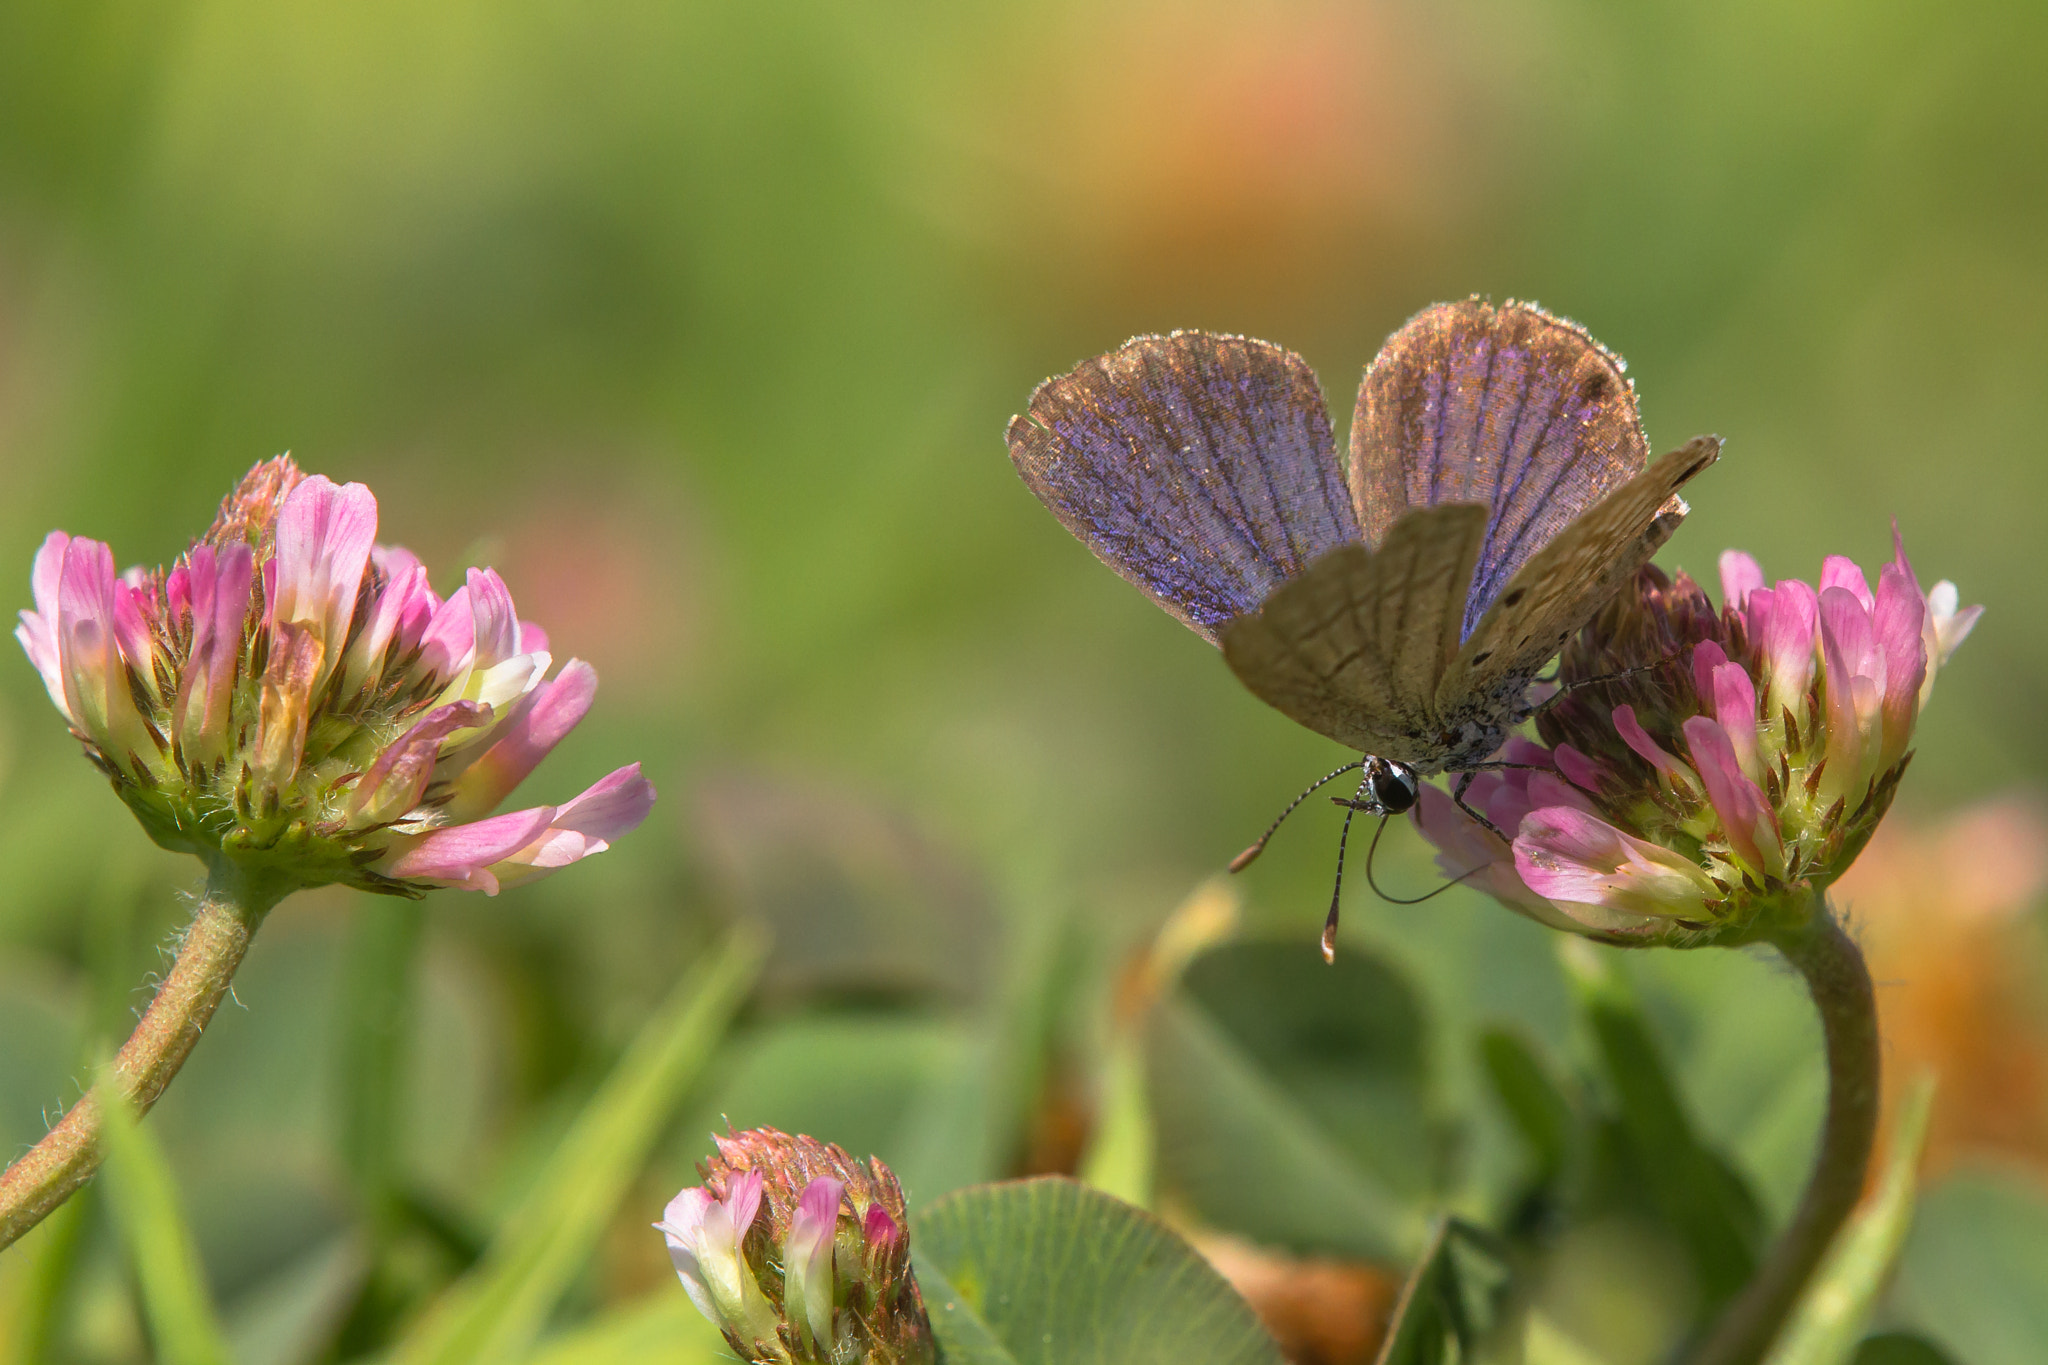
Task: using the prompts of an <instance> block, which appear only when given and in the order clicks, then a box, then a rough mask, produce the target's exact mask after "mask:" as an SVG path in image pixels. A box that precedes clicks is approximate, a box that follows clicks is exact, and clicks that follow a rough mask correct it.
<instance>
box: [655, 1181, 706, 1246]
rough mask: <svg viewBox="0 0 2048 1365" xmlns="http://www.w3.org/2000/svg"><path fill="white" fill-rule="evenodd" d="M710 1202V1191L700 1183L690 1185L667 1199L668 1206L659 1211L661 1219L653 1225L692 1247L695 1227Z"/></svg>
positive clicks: (695, 1239)
mask: <svg viewBox="0 0 2048 1365" xmlns="http://www.w3.org/2000/svg"><path fill="white" fill-rule="evenodd" d="M711 1204H712V1199H711V1191H709V1190H707V1189H705V1188H704V1187H703V1186H702V1185H692V1186H690V1187H689V1188H688V1189H686V1190H684V1191H683V1192H682V1193H680V1194H678V1195H677V1196H676V1197H675V1198H673V1199H671V1200H669V1201H668V1207H667V1208H665V1209H663V1210H662V1211H661V1221H660V1222H659V1223H656V1224H655V1225H654V1226H656V1227H657V1228H660V1229H661V1230H662V1232H664V1233H666V1234H667V1235H668V1236H670V1237H672V1238H675V1239H676V1240H678V1241H680V1242H682V1243H683V1244H684V1245H685V1246H688V1247H691V1248H692V1249H694V1248H695V1247H696V1244H697V1229H698V1228H699V1227H701V1226H703V1223H704V1210H706V1209H708V1208H710V1207H711Z"/></svg>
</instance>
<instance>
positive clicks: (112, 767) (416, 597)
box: [15, 456, 654, 895]
mask: <svg viewBox="0 0 2048 1365" xmlns="http://www.w3.org/2000/svg"><path fill="white" fill-rule="evenodd" d="M376 534H377V502H376V499H375V498H374V497H373V496H372V495H371V493H370V490H369V489H367V488H365V487H363V486H362V485H361V484H354V483H351V484H342V485H337V484H335V483H333V482H331V481H329V480H328V479H326V478H323V477H321V476H319V475H317V474H316V475H313V476H311V477H308V476H306V475H303V474H302V473H300V471H299V469H298V467H297V466H296V465H294V464H293V463H292V461H291V460H290V459H289V458H288V457H285V456H280V457H278V458H277V459H274V460H269V461H266V462H264V463H262V464H259V465H257V466H256V467H255V468H254V469H252V470H251V471H250V472H249V474H248V475H247V476H246V477H245V478H244V479H243V480H242V482H241V484H240V485H239V486H238V487H237V488H236V489H235V491H234V492H233V493H232V494H230V495H229V496H228V498H227V499H226V500H225V501H224V502H223V503H222V504H221V508H220V514H219V516H218V517H217V518H216V519H215V521H214V523H213V525H212V526H211V527H210V528H209V529H208V530H207V532H206V533H205V534H204V535H203V536H201V537H200V538H199V539H198V540H197V541H195V542H193V544H192V545H191V547H190V548H189V549H187V550H186V552H185V553H184V554H183V555H181V556H180V557H179V558H178V560H177V562H176V563H175V564H173V565H172V566H170V568H168V569H157V570H143V569H141V568H134V569H130V570H128V571H127V572H125V573H121V574H116V573H115V571H114V557H113V552H112V550H110V549H109V548H108V547H107V546H106V545H104V544H101V543H100V542H98V541H94V540H88V539H86V538H85V537H83V536H78V537H74V536H69V535H66V534H65V533H64V532H62V531H53V532H51V534H50V536H49V537H48V539H46V540H45V541H44V542H43V546H42V549H41V550H40V551H39V552H38V553H37V555H36V559H35V567H34V571H33V574H32V587H33V590H34V595H35V609H34V610H32V611H24V612H22V613H21V625H20V626H19V628H18V629H17V630H16V631H15V635H16V638H18V639H19V640H20V641H21V644H22V648H23V649H24V650H25V651H26V652H27V654H28V657H29V661H30V662H31V663H32V664H34V665H35V667H36V670H37V671H38V672H39V673H41V674H42V677H43V682H44V685H45V686H46V687H47V688H48V690H49V693H50V700H51V701H52V702H53V703H55V705H56V707H57V709H58V711H60V712H61V713H62V714H63V715H64V718H65V719H66V720H67V721H68V722H69V723H70V726H71V730H72V732H73V734H75V735H76V736H77V737H78V739H79V740H80V741H81V742H82V743H83V745H84V746H85V752H86V755H87V757H88V758H90V759H91V760H92V761H93V762H94V763H95V764H96V765H97V766H98V767H99V768H100V770H101V771H102V772H104V773H105V774H106V775H107V777H108V778H109V779H110V780H111V781H112V783H113V786H114V789H115V791H116V792H118V793H119V794H120V796H121V798H122V799H123V800H124V801H126V802H127V804H128V806H129V808H130V809H131V810H133V811H134V812H135V814H136V816H137V818H138V819H140V820H141V822H142V825H143V827H144V828H145V829H146V830H148V832H149V833H150V835H151V837H153V838H154V839H155V840H156V841H157V842H158V843H159V844H162V845H163V846H164V847H166V848H171V849H178V850H184V851H189V852H192V853H196V854H198V855H199V856H200V857H202V858H204V859H206V860H207V861H208V863H209V864H212V865H216V866H218V865H219V864H220V863H221V862H222V861H224V860H225V861H226V862H229V863H232V864H234V865H235V866H236V867H237V868H238V869H239V870H241V871H242V872H244V873H245V874H247V875H250V876H252V877H256V878H259V879H263V880H266V881H268V882H270V883H272V884H273V885H275V886H278V887H281V888H284V889H289V888H291V887H299V886H317V885H321V884H324V883H329V882H342V883H346V884H348V885H351V886H356V887H360V888H362V889H364V890H369V891H379V892H386V893H391V894H400V895H418V894H421V893H422V892H424V891H425V890H427V889H429V888H431V887H436V886H458V887H466V888H469V889H473V890H481V891H484V892H486V893H488V894H496V892H497V891H498V890H499V889H500V888H501V887H503V886H507V885H513V884H516V883H518V882H521V881H526V880H530V879H532V878H534V877H538V876H543V875H545V874H547V873H549V872H552V871H554V870H556V869H558V868H560V867H563V866H566V865H567V864H569V863H572V862H575V861H576V860H577V859H579V858H582V857H586V856H588V855H590V854H592V853H597V852H601V851H603V850H604V848H605V847H606V846H607V845H608V844H609V842H610V841H611V840H612V839H614V838H617V837H618V836H619V835H620V834H623V833H625V832H626V831H628V830H631V829H632V828H634V827H635V826H637V825H638V824H639V823H640V821H641V820H642V819H644V818H645V817H646V814H647V811H648V808H649V807H650V805H651V804H652V802H653V800H654V789H653V787H652V786H651V785H650V784H649V783H648V782H647V781H646V780H645V779H644V778H642V777H641V776H640V772H639V766H638V765H637V764H635V765H632V766H629V767H626V768H621V769H619V770H618V771H617V772H614V773H612V774H611V775H610V776H608V777H606V778H604V779H603V780H602V781H600V782H598V783H597V784H596V785H595V786H593V787H591V788H590V789H589V790H588V791H586V792H584V793H583V794H582V795H581V796H578V797H576V798H575V799H574V800H572V801H570V802H568V803H566V804H564V805H561V806H536V807H532V808H530V809H527V810H522V811H516V812H512V813H509V814H504V815H498V816H495V817H491V818H482V817H485V816H488V815H489V812H490V811H491V810H492V809H493V808H494V807H496V806H497V805H498V804H499V803H500V802H501V801H502V800H503V799H504V798H505V797H506V796H507V795H509V794H510V792H511V791H512V789H513V788H514V787H516V786H517V785H518V784H519V783H520V782H521V781H522V780H523V779H524V778H525V777H526V776H527V774H528V773H530V772H531V771H532V770H533V768H534V767H535V765H537V764H538V763H539V762H540V760H541V759H542V758H544V757H546V755H547V753H548V751H549V750H551V749H552V748H553V747H554V746H555V744H556V743H558V742H559V741H560V740H561V739H562V737H563V736H564V735H566V734H567V733H568V732H569V731H570V730H571V729H572V728H574V726H575V725H576V723H577V722H578V721H580V720H581V719H582V718H583V715H584V713H585V712H586V711H588V710H589V708H590V703H591V699H592V697H593V696H594V695H595V692H596V688H597V675H596V673H595V671H594V670H592V668H591V667H590V665H588V664H586V663H583V662H581V661H578V660H574V659H572V660H570V661H569V662H568V663H567V664H565V665H564V666H563V667H562V669H561V671H560V672H559V673H557V674H556V675H555V676H554V677H553V678H552V679H550V678H548V677H547V673H548V669H549V666H550V663H551V662H552V660H551V656H550V654H549V652H548V641H547V636H546V634H545V633H544V632H543V631H542V630H541V629H540V628H539V627H538V626H535V625H533V624H532V623H530V622H523V621H521V620H520V619H519V616H518V613H517V611H516V610H515V609H514V607H513V605H512V597H511V594H510V592H509V591H507V589H506V587H505V584H504V581H503V580H502V579H500V578H499V577H498V575H497V574H496V573H495V572H493V571H491V570H489V569H471V570H469V572H468V574H467V577H466V581H465V582H464V584H463V585H462V586H461V587H459V588H457V589H456V590H455V592H454V593H453V594H451V595H450V596H449V597H447V598H445V599H444V598H442V597H440V596H439V595H438V594H436V593H435V591H434V590H433V588H432V587H431V586H430V585H429V583H428V581H427V574H426V570H425V568H424V567H423V566H422V565H421V564H420V562H419V560H417V559H416V558H414V557H413V556H412V555H411V554H409V553H407V552H406V551H404V550H401V549H397V548H394V547H387V546H380V545H378V544H377V543H376Z"/></svg>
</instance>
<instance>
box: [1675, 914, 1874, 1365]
mask: <svg viewBox="0 0 2048 1365" xmlns="http://www.w3.org/2000/svg"><path fill="white" fill-rule="evenodd" d="M1770 942H1771V944H1772V946H1773V947H1775V948H1777V950H1778V951H1779V952H1781V953H1783V954H1784V955H1785V960H1786V961H1788V962H1790V963H1791V964H1792V965H1793V966H1794V967H1796V968H1798V969H1799V974H1800V975H1801V976H1803V977H1805V978H1806V985H1807V989H1808V990H1809V991H1811V992H1812V994H1813V1003H1814V1008H1815V1009H1817V1010H1818V1011H1819V1012H1820V1022H1821V1031H1822V1033H1823V1035H1824V1036H1825V1038H1826V1041H1827V1063H1828V1115H1827V1122H1826V1125H1825V1126H1824V1127H1823V1128H1822V1129H1821V1135H1820V1154H1819V1156H1818V1157H1817V1158H1816V1160H1815V1161H1814V1167H1813V1175H1812V1177H1811V1178H1810V1179H1809V1180H1808V1181H1807V1185H1806V1193H1805V1195H1804V1196H1803V1197H1802V1198H1801V1199H1800V1201H1799V1208H1798V1210H1797V1211H1796V1212H1795V1213H1794V1214H1793V1215H1792V1221H1791V1223H1790V1224H1789V1225H1788V1226H1787V1227H1786V1228H1785V1231H1784V1232H1783V1233H1782V1234H1781V1235H1780V1236H1779V1238H1778V1241H1777V1244H1776V1245H1775V1246H1773V1247H1772V1248H1771V1251H1770V1255H1769V1256H1768V1257H1767V1258H1766V1259H1765V1261H1764V1263H1763V1265H1761V1266H1760V1267H1758V1269H1757V1272H1756V1275H1755V1276H1754V1277H1753V1278H1752V1279H1751V1280H1750V1282H1749V1283H1748V1285H1746V1286H1745V1287H1744V1288H1743V1290H1742V1292H1741V1293H1740V1294H1738V1295H1736V1297H1735V1299H1734V1301H1733V1302H1732V1303H1730V1304H1729V1305H1728V1307H1727V1309H1726V1310H1724V1311H1723V1313H1722V1314H1721V1318H1720V1321H1718V1322H1717V1323H1715V1324H1714V1330H1713V1332H1712V1334H1711V1335H1709V1336H1708V1338H1707V1340H1706V1342H1705V1344H1704V1345H1703V1346H1701V1348H1700V1349H1699V1351H1698V1352H1697V1353H1696V1354H1695V1355H1694V1357H1693V1362H1692V1365H1754V1363H1755V1362H1756V1361H1758V1360H1759V1359H1761V1358H1762V1356H1763V1354H1764V1352H1765V1351H1767V1350H1769V1349H1770V1346H1771V1344H1772V1342H1773V1340H1774V1339H1775V1338H1776V1337H1777V1335H1778V1332H1779V1330H1780V1329H1781V1328H1782V1327H1783V1326H1784V1324H1785V1319H1786V1317H1787V1316H1788V1315H1789V1314H1790V1313H1791V1311H1792V1307H1793V1305H1794V1304H1795V1303H1796V1302H1797V1301H1798V1298H1799V1295H1800V1292H1801V1291H1802V1290H1803V1289H1804V1288H1805V1287H1806V1282H1807V1281H1808V1280H1809V1279H1810V1278H1812V1276H1813V1272H1814V1270H1815V1268H1816V1267H1817V1266H1818V1265H1819V1264H1820V1261H1821V1258H1822V1257H1823V1256H1825V1255H1826V1254H1827V1250H1828V1247H1829V1246H1830V1245H1831V1244H1832V1243H1833V1241H1834V1238H1835V1234H1836V1232H1837V1231H1839V1230H1840V1228H1841V1226H1842V1224H1843V1222H1844V1221H1845V1220H1846V1219H1847V1218H1848V1217H1849V1214H1850V1213H1851V1212H1852V1211H1853V1210H1854V1209H1855V1207H1856V1203H1857V1200H1858V1199H1860V1198H1861V1197H1862V1194H1863V1177H1864V1171H1865V1168H1866V1167H1867V1166H1868V1165H1869V1163H1870V1149H1871V1144H1872V1141H1873V1139H1874V1138H1875V1136H1876V1133H1877V1114H1878V1040H1877V1001H1876V998H1875V997H1874V996H1873V995H1872V993H1871V989H1870V970H1869V968H1867V967H1866V966H1864V964H1863V954H1862V953H1861V952H1860V951H1858V950H1857V947H1856V945H1855V943H1854V942H1853V941H1851V940H1850V938H1849V936H1848V935H1847V934H1845V933H1843V932H1842V927H1841V925H1839V924H1837V923H1836V922H1835V917H1834V915H1833V914H1831V913H1830V912H1829V910H1828V908H1827V905H1826V903H1825V902H1824V901H1822V900H1820V899H1819V898H1818V897H1816V898H1815V902H1814V905H1813V911H1812V913H1811V915H1810V916H1809V917H1808V918H1807V919H1806V920H1805V921H1804V922H1803V923H1801V924H1798V925H1796V926H1794V927H1791V928H1788V929H1785V930H1782V931H1780V932H1778V933H1776V934H1774V935H1772V936H1771V938H1770Z"/></svg>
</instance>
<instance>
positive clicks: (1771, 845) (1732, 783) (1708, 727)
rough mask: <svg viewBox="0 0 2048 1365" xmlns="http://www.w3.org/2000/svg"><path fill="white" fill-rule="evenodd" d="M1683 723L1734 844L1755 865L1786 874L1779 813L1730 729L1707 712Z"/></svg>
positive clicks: (1695, 762)
mask: <svg viewBox="0 0 2048 1365" xmlns="http://www.w3.org/2000/svg"><path fill="white" fill-rule="evenodd" d="M1683 728H1684V730H1685V743H1686V748H1687V749H1688V750H1689V751H1690V752H1691V754H1692V761H1693V766H1694V767H1695V768H1697V769H1698V770H1699V775H1700V783H1701V785H1703V786H1704V787H1705V788H1706V789H1707V800H1708V801H1710V802H1712V803H1713V807H1714V813H1715V814H1716V815H1718V816H1720V817H1721V828H1722V829H1723V830H1724V831H1725V832H1726V833H1727V835H1728V843H1729V846H1730V847H1731V848H1733V849H1734V850H1735V852H1736V854H1737V855H1738V856H1739V857H1740V858H1741V859H1742V861H1743V862H1744V863H1746V864H1748V866H1749V867H1750V869H1751V870H1752V871H1754V872H1756V873H1759V874H1762V875H1768V876H1773V877H1782V876H1784V875H1785V845H1784V841H1783V840H1782V839H1781V838H1780V837H1779V834H1778V818H1777V816H1776V815H1774V814H1772V812H1771V808H1770V804H1769V803H1768V802H1766V801H1765V800H1764V794H1763V790H1762V789H1761V788H1759V787H1758V786H1757V785H1756V783H1754V782H1752V781H1750V780H1749V779H1748V778H1747V777H1745V776H1743V774H1742V768H1741V767H1740V765H1738V764H1737V762H1736V760H1735V746H1734V745H1733V744H1732V743H1731V742H1730V741H1729V738H1728V732H1727V731H1726V730H1723V729H1722V728H1721V727H1720V725H1718V724H1717V723H1715V722H1714V721H1711V720H1709V719H1707V718H1706V717H1705V716H1694V717H1693V718H1692V719H1691V720H1688V721H1687V722H1686V723H1685V725H1684V727H1683ZM1759 879H1761V877H1760V878H1759Z"/></svg>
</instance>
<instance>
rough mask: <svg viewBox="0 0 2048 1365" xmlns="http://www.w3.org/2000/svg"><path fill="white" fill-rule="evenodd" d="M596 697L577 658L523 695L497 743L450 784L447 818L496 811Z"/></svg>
mask: <svg viewBox="0 0 2048 1365" xmlns="http://www.w3.org/2000/svg"><path fill="white" fill-rule="evenodd" d="M521 638H522V640H523V639H524V634H523V632H522V636H521ZM596 696H597V670H596V669H594V668H592V667H591V666H590V665H589V664H587V663H584V662H583V661H582V660H580V659H571V660H570V661H569V662H568V663H566V664H564V665H563V666H562V671H561V673H560V674H558V675H557V676H556V677H555V678H554V679H553V681H551V682H545V683H542V684H541V685H540V686H539V687H536V688H535V689H534V690H533V691H531V692H529V693H527V694H526V696H525V697H524V698H522V699H521V701H520V703H519V709H518V710H517V711H516V712H514V713H513V717H512V720H511V722H510V723H509V724H508V725H507V726H506V728H505V730H504V731H503V733H502V734H501V735H500V736H499V738H498V740H497V742H496V743H494V744H492V745H491V747H490V748H489V749H487V750H485V752H484V754H483V756H482V757H481V758H479V759H477V760H476V762H474V763H473V764H471V765H470V766H469V768H468V769H467V770H466V771H465V772H464V773H463V774H462V776H461V777H459V778H458V779H456V783H455V791H454V795H453V796H452V797H451V798H450V800H449V802H448V805H447V812H448V816H449V818H450V819H452V820H464V819H471V818H474V817H476V816H480V815H483V814H485V813H487V812H488V811H490V810H492V809H493V808H494V807H496V806H497V804H498V803H499V802H500V801H503V800H504V799H505V798H506V796H508V795H510V794H511V792H512V789H513V788H515V787H517V786H518V785H519V784H520V783H521V782H523V781H525V780H526V778H527V775H528V774H530V773H531V772H532V771H533V770H534V768H535V767H537V766H538V765H539V763H540V761H541V760H542V759H543V758H546V757H547V756H548V753H549V751H550V750H552V749H553V748H554V747H555V746H556V745H557V744H559V743H561V742H562V738H563V737H564V736H565V735H567V734H568V733H569V732H570V731H571V730H573V729H575V728H576V725H577V723H578V722H579V721H581V720H582V719H583V717H584V714H585V713H586V712H588V711H589V710H590V704H591V701H592V700H593V699H594V698H595V697H596Z"/></svg>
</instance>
